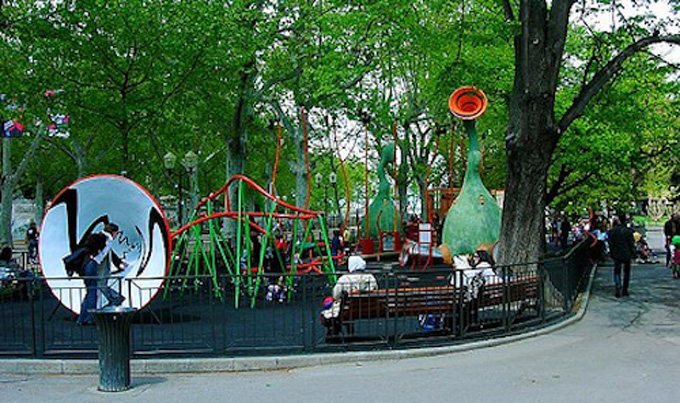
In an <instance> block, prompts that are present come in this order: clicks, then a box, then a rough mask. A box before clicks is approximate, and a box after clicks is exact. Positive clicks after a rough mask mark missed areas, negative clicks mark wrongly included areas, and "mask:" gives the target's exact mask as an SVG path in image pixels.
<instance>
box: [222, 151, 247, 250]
mask: <svg viewBox="0 0 680 403" xmlns="http://www.w3.org/2000/svg"><path fill="white" fill-rule="evenodd" d="M234 143H236V144H234ZM232 145H233V147H232V146H230V147H228V148H227V163H226V178H227V179H226V180H225V182H226V181H228V180H229V178H231V177H232V176H234V175H237V174H243V173H244V166H245V160H244V157H243V156H244V155H245V151H246V150H245V145H244V144H240V142H232ZM237 198H238V184H234V185H232V186H231V188H230V189H229V201H230V202H231V208H232V210H234V209H236V208H237V200H238V199H237ZM223 232H224V234H225V235H226V237H227V238H233V237H235V236H236V222H235V221H234V220H232V219H230V218H225V219H224V221H223Z"/></svg>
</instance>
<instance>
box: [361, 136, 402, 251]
mask: <svg viewBox="0 0 680 403" xmlns="http://www.w3.org/2000/svg"><path fill="white" fill-rule="evenodd" d="M395 156H396V148H395V145H394V144H391V143H390V144H387V145H386V146H385V147H384V148H383V150H382V152H381V153H380V164H379V165H378V178H379V180H380V183H379V185H378V193H377V194H376V196H375V198H374V199H373V201H372V202H371V204H370V206H369V207H368V214H367V215H366V216H365V217H364V221H363V227H364V228H363V234H364V239H363V240H362V243H361V245H362V252H363V254H371V253H373V252H375V242H376V241H377V244H378V253H380V252H394V251H398V250H399V249H400V248H401V240H400V236H399V223H400V222H401V220H400V217H399V211H398V210H399V209H398V208H396V207H395V200H394V199H393V198H392V193H391V187H390V184H389V182H388V181H387V175H386V167H387V165H388V164H394V163H395V162H396V158H395Z"/></svg>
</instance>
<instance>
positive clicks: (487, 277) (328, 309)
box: [320, 250, 503, 334]
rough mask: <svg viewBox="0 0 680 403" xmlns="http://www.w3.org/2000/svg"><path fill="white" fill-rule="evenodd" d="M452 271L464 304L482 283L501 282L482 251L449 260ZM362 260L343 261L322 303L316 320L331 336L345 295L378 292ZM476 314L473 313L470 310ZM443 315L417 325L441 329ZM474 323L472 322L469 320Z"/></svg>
mask: <svg viewBox="0 0 680 403" xmlns="http://www.w3.org/2000/svg"><path fill="white" fill-rule="evenodd" d="M453 268H454V271H453V272H452V274H451V276H450V284H451V285H454V286H455V287H461V288H464V289H465V290H466V293H465V298H466V301H467V302H469V303H471V304H472V306H474V304H475V302H476V301H477V298H478V296H479V293H480V291H481V289H482V287H483V286H484V285H485V284H498V283H500V282H502V281H503V278H502V276H500V275H498V274H497V273H496V270H495V268H494V262H493V258H492V256H491V255H490V254H489V253H488V251H486V250H478V251H476V252H475V253H474V254H471V255H470V254H464V255H458V256H455V257H453ZM365 270H366V261H364V259H363V258H361V257H360V256H350V257H349V258H348V260H347V274H343V275H342V276H340V278H339V279H338V281H337V283H336V284H335V286H334V287H333V291H332V295H331V296H329V297H327V298H326V299H325V300H324V301H323V309H322V311H321V316H320V320H321V322H322V323H323V324H324V325H325V326H326V327H328V328H329V331H330V332H331V334H337V333H338V332H339V330H340V329H338V328H337V323H338V321H336V319H337V318H338V316H339V315H340V313H341V300H342V298H343V295H344V294H345V293H352V292H357V291H373V290H376V289H378V281H377V279H376V278H375V276H374V275H373V274H371V273H367V272H366V271H365ZM473 312H474V313H475V314H476V310H473ZM444 320H445V318H444V315H439V314H438V315H421V317H419V322H420V324H421V327H422V328H423V330H425V331H429V330H436V329H439V328H441V326H442V325H443V323H444ZM473 320H474V321H476V319H473Z"/></svg>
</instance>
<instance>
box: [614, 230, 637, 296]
mask: <svg viewBox="0 0 680 403" xmlns="http://www.w3.org/2000/svg"><path fill="white" fill-rule="evenodd" d="M613 224H614V228H613V229H612V230H611V231H610V233H609V253H610V255H611V258H612V259H613V260H614V287H615V288H614V296H615V297H616V298H618V297H620V296H627V295H628V284H629V282H630V260H631V259H632V258H633V256H635V239H634V238H633V231H632V230H631V229H629V228H626V226H625V225H623V224H622V223H621V221H619V219H618V218H614V221H613ZM621 266H623V279H622V278H621Z"/></svg>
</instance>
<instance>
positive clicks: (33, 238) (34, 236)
mask: <svg viewBox="0 0 680 403" xmlns="http://www.w3.org/2000/svg"><path fill="white" fill-rule="evenodd" d="M26 243H27V244H28V258H29V259H30V262H31V263H36V261H37V259H38V228H37V227H36V225H35V221H31V223H30V224H29V226H28V229H27V230H26Z"/></svg>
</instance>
